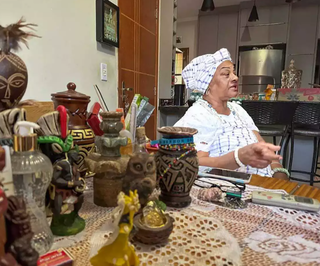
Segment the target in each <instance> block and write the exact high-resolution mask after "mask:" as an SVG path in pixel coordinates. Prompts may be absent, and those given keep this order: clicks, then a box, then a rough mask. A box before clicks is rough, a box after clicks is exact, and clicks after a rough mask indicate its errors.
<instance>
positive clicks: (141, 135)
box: [134, 127, 148, 153]
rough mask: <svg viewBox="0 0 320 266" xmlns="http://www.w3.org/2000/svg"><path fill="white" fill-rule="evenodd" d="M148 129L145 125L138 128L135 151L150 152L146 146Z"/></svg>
mask: <svg viewBox="0 0 320 266" xmlns="http://www.w3.org/2000/svg"><path fill="white" fill-rule="evenodd" d="M146 142H147V141H146V129H145V127H138V128H137V129H136V143H135V148H134V152H135V153H138V152H148V151H147V148H146Z"/></svg>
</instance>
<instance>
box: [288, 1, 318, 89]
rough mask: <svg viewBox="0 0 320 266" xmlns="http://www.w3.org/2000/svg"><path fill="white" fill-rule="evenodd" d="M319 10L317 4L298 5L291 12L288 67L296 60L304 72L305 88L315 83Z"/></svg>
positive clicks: (302, 82) (303, 82)
mask: <svg viewBox="0 0 320 266" xmlns="http://www.w3.org/2000/svg"><path fill="white" fill-rule="evenodd" d="M318 9H319V6H318V5H316V4H313V5H301V4H296V5H293V6H292V10H291V17H290V29H289V41H288V45H287V56H286V67H288V66H289V64H290V60H291V59H293V60H295V66H296V67H297V68H299V69H301V70H302V71H303V73H302V81H301V86H302V87H303V88H308V87H310V85H309V83H313V75H314V74H313V73H314V66H315V58H316V44H317V39H318V38H317V36H318Z"/></svg>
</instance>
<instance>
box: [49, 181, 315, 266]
mask: <svg viewBox="0 0 320 266" xmlns="http://www.w3.org/2000/svg"><path fill="white" fill-rule="evenodd" d="M89 184H90V183H89ZM252 190H266V189H263V188H258V187H252V186H247V190H246V191H247V192H246V193H245V198H249V197H250V192H251V191H252ZM279 192H280V193H281V192H283V193H285V192H284V191H279ZM197 194H198V188H197V187H194V188H193V189H192V191H191V196H192V198H193V200H192V204H191V205H190V206H189V207H188V208H185V209H181V210H177V209H169V213H170V215H171V216H172V217H173V218H174V219H175V224H174V225H175V227H174V231H173V233H172V234H171V236H170V238H169V242H168V243H166V244H162V245H154V246H148V245H143V244H140V243H134V245H135V247H136V250H137V253H138V256H139V257H140V260H141V265H142V266H147V265H155V266H156V265H158V266H169V265H173V266H180V265H181V266H182V265H184V266H188V265H189V266H192V265H199V266H202V265H223V266H227V265H230V266H231V265H253V266H263V265H320V233H319V232H320V231H319V230H320V215H319V214H317V213H306V212H302V211H295V210H289V209H284V208H274V207H265V206H259V205H255V204H250V203H249V204H248V207H247V208H246V209H244V210H231V209H227V208H224V207H219V206H217V205H214V204H211V203H207V202H203V201H199V200H198V199H197ZM92 196H93V192H92V188H91V186H89V189H88V190H87V191H86V192H85V203H84V205H83V207H82V210H81V214H80V215H81V216H82V217H83V218H84V219H86V223H87V226H86V229H85V230H84V232H82V233H80V234H78V235H76V236H73V237H67V238H56V239H55V243H54V246H53V247H52V249H57V248H60V247H64V248H66V249H67V250H68V251H69V252H70V253H71V255H72V256H73V257H74V258H75V260H76V261H75V266H89V265H90V263H89V251H90V244H89V241H90V237H91V235H92V233H93V232H94V231H95V230H96V229H98V228H99V227H100V226H101V225H102V224H103V223H104V222H105V221H106V220H107V219H108V218H109V217H110V212H111V210H112V209H111V208H102V207H98V206H96V205H95V204H94V203H93V201H92Z"/></svg>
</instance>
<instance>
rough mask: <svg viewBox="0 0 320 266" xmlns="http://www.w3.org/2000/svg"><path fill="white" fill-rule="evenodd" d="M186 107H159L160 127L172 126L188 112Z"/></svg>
mask: <svg viewBox="0 0 320 266" xmlns="http://www.w3.org/2000/svg"><path fill="white" fill-rule="evenodd" d="M188 108H189V107H188V106H176V105H167V106H160V107H159V111H160V127H163V126H173V125H174V124H175V123H176V122H177V121H178V120H179V119H180V118H181V117H183V116H184V114H185V113H186V111H187V110H188Z"/></svg>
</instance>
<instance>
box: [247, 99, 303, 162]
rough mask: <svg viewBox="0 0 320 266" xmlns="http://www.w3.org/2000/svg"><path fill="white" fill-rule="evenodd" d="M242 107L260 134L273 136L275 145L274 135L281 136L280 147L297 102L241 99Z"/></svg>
mask: <svg viewBox="0 0 320 266" xmlns="http://www.w3.org/2000/svg"><path fill="white" fill-rule="evenodd" d="M242 107H243V108H244V109H245V110H246V111H247V113H248V114H249V115H250V116H251V118H252V119H253V121H254V123H255V124H256V126H257V127H258V128H259V133H260V135H261V136H269V137H273V144H275V145H277V143H276V137H281V139H280V146H281V149H282V144H283V142H284V139H285V137H286V136H287V133H288V130H289V128H290V126H291V124H292V121H293V116H294V114H295V111H296V109H297V107H298V102H284V101H283V102H281V101H242ZM280 152H281V151H280ZM284 162H285V160H284Z"/></svg>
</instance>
